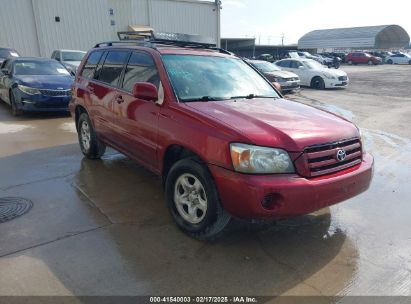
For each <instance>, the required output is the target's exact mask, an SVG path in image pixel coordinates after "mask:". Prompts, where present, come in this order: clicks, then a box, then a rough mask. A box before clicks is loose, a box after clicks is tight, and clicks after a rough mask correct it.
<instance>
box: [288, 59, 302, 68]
mask: <svg viewBox="0 0 411 304" xmlns="http://www.w3.org/2000/svg"><path fill="white" fill-rule="evenodd" d="M299 66H302V64H301V63H300V62H298V61H294V60H293V61H291V64H290V68H292V69H298V67H299Z"/></svg>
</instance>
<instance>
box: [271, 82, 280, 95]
mask: <svg viewBox="0 0 411 304" xmlns="http://www.w3.org/2000/svg"><path fill="white" fill-rule="evenodd" d="M273 86H274V88H276V89H277V91H278V92H280V93H281V92H282V89H281V84H279V83H278V82H273Z"/></svg>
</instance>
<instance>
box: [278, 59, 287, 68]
mask: <svg viewBox="0 0 411 304" xmlns="http://www.w3.org/2000/svg"><path fill="white" fill-rule="evenodd" d="M278 65H279V66H280V67H283V68H289V67H290V60H284V61H281V62H279V63H278Z"/></svg>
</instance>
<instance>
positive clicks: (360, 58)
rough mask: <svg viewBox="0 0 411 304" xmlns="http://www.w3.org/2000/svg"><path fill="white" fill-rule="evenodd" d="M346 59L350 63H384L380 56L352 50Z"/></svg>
mask: <svg viewBox="0 0 411 304" xmlns="http://www.w3.org/2000/svg"><path fill="white" fill-rule="evenodd" d="M345 60H346V62H347V63H348V64H350V65H351V64H368V65H377V64H381V63H382V59H381V58H380V57H376V56H373V55H370V54H368V53H365V52H351V53H349V54H348V55H347V56H346V57H345Z"/></svg>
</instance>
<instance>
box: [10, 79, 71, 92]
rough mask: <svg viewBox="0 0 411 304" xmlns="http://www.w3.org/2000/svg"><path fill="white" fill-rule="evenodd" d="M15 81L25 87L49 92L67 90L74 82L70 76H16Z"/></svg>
mask: <svg viewBox="0 0 411 304" xmlns="http://www.w3.org/2000/svg"><path fill="white" fill-rule="evenodd" d="M15 79H16V80H17V82H18V83H19V84H21V85H25V86H27V87H32V88H36V89H49V90H68V89H70V88H71V85H72V84H73V80H74V78H73V77H71V76H70V75H16V76H15Z"/></svg>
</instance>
